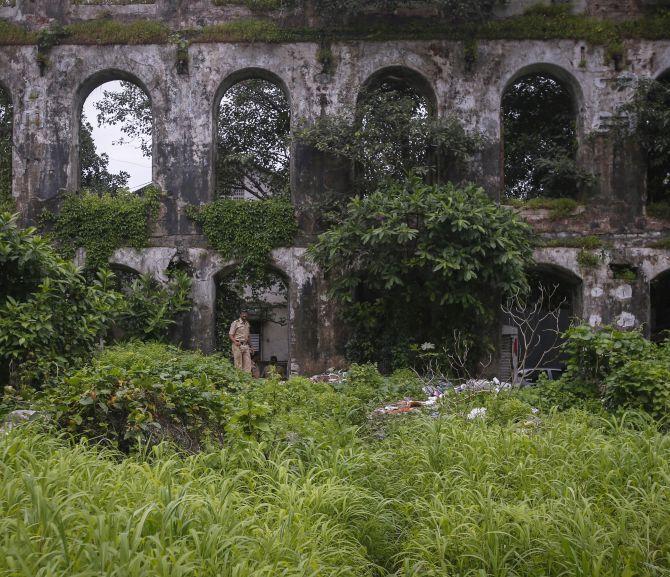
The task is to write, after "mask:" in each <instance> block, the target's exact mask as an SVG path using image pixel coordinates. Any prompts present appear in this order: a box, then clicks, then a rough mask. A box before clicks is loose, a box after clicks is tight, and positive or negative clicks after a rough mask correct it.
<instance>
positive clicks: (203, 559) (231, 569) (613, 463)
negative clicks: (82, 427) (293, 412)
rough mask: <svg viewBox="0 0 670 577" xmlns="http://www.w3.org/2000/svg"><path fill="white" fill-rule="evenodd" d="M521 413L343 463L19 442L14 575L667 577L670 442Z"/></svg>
mask: <svg viewBox="0 0 670 577" xmlns="http://www.w3.org/2000/svg"><path fill="white" fill-rule="evenodd" d="M512 405H513V406H512ZM512 405H509V403H508V408H507V409H506V411H507V412H505V411H502V413H501V414H502V415H503V417H502V418H501V419H500V420H497V421H484V420H482V421H476V422H467V421H465V420H464V419H463V418H461V417H459V416H458V415H445V416H443V417H442V418H439V419H430V418H428V417H425V418H417V419H412V420H405V421H398V422H396V423H395V424H392V425H389V426H388V428H387V436H386V438H385V439H384V440H382V441H374V442H373V441H371V439H369V438H366V437H365V435H364V434H363V433H362V432H359V433H357V434H355V435H354V436H351V437H350V438H349V440H348V442H347V444H346V446H344V447H338V446H337V440H336V439H333V443H328V442H320V443H317V442H308V441H305V442H303V443H299V444H297V445H295V444H294V445H290V444H289V445H286V444H275V445H273V446H268V445H263V444H262V443H260V444H259V443H257V442H254V441H246V440H243V439H241V438H237V437H235V440H233V441H231V442H230V443H229V444H228V445H227V446H225V447H224V448H221V449H218V450H211V451H208V452H203V453H200V454H197V455H192V456H183V455H179V454H177V453H175V452H173V451H172V449H170V447H168V446H166V445H160V446H155V447H153V448H151V449H147V450H146V451H144V452H142V453H140V454H139V455H137V456H135V457H132V458H127V459H124V460H119V458H118V455H117V454H116V453H114V452H111V451H108V450H103V449H100V448H97V447H90V446H86V445H81V444H80V445H71V444H70V443H69V442H68V441H67V440H66V439H64V438H54V437H51V436H47V435H44V434H43V433H40V432H39V431H38V430H36V429H35V428H24V429H22V430H15V431H13V432H11V433H10V434H9V435H7V436H6V437H4V438H3V440H2V441H0V459H1V462H2V471H3V483H2V484H1V485H0V510H1V511H2V516H1V518H0V532H1V534H2V535H3V539H2V541H0V552H1V553H2V555H0V572H7V574H11V575H14V576H19V575H30V576H31V577H32V576H33V575H37V574H39V575H45V576H51V575H85V574H91V572H95V573H96V574H98V575H112V574H124V575H128V576H133V575H165V574H170V575H225V576H232V575H236V576H246V575H254V576H256V575H267V576H270V575H278V574H282V575H356V576H358V575H361V576H362V575H366V576H373V575H398V576H400V575H416V574H421V575H435V576H437V575H456V574H460V575H479V574H482V575H483V574H487V575H602V576H609V575H624V574H628V575H632V574H635V575H655V574H659V573H658V572H659V571H663V570H668V568H670V561H669V559H670V557H669V555H670V539H669V538H668V536H669V535H670V501H669V500H668V491H667V478H668V476H669V475H670V464H669V457H670V440H669V439H668V437H667V436H664V435H661V434H660V433H658V431H657V430H656V429H655V428H654V425H653V424H651V423H650V422H649V421H648V420H636V419H628V418H626V416H624V417H622V419H621V420H620V421H619V420H617V421H608V420H605V419H603V418H600V417H597V416H595V415H591V414H589V413H584V412H580V411H574V410H573V411H569V412H567V413H561V414H550V415H545V416H544V417H543V419H542V424H541V425H537V426H535V427H534V428H531V429H529V428H527V427H523V426H520V423H519V420H518V418H517V415H518V413H519V409H520V406H521V405H523V403H520V402H519V401H516V402H514V403H513V404H512ZM501 410H502V409H501ZM505 423H506V424H505ZM626 568H629V569H630V571H629V572H628V573H626Z"/></svg>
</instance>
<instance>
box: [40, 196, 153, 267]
mask: <svg viewBox="0 0 670 577" xmlns="http://www.w3.org/2000/svg"><path fill="white" fill-rule="evenodd" d="M159 195H160V191H159V190H158V189H157V188H155V187H153V186H151V187H148V188H147V190H146V192H145V194H144V196H139V195H138V194H136V193H133V192H130V191H129V190H124V189H121V190H119V191H117V192H116V193H111V192H105V193H102V194H98V193H96V192H90V191H84V192H81V193H79V194H67V195H66V196H65V197H64V199H63V202H62V204H61V207H60V212H59V213H58V214H57V215H52V214H45V215H44V218H45V221H46V222H51V223H52V224H53V234H54V237H55V239H56V241H57V244H58V246H59V248H60V249H61V250H62V251H63V254H64V256H66V257H68V258H71V257H73V256H74V254H75V251H76V250H77V249H78V248H85V249H86V268H87V269H88V270H94V269H96V268H98V267H102V266H106V265H107V263H108V262H109V257H110V256H112V253H113V252H114V250H116V249H117V248H121V247H132V248H138V249H139V248H143V247H145V246H146V245H147V243H148V241H149V236H150V234H151V227H152V224H153V221H154V219H155V218H156V215H157V214H158V206H159V200H158V199H159Z"/></svg>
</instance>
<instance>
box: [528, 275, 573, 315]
mask: <svg viewBox="0 0 670 577" xmlns="http://www.w3.org/2000/svg"><path fill="white" fill-rule="evenodd" d="M528 270H529V273H531V275H534V276H536V277H540V278H545V279H547V280H549V282H552V283H556V284H559V285H560V286H562V287H564V292H565V293H566V294H565V296H566V297H568V298H569V300H570V303H569V304H570V309H571V310H570V317H571V318H580V317H581V316H582V313H583V306H584V304H583V302H582V286H583V280H582V277H580V276H579V275H578V274H576V273H575V272H574V271H572V270H570V269H569V268H566V267H564V266H561V265H558V264H555V263H550V262H536V263H535V264H533V265H532V266H531V267H529V269H528Z"/></svg>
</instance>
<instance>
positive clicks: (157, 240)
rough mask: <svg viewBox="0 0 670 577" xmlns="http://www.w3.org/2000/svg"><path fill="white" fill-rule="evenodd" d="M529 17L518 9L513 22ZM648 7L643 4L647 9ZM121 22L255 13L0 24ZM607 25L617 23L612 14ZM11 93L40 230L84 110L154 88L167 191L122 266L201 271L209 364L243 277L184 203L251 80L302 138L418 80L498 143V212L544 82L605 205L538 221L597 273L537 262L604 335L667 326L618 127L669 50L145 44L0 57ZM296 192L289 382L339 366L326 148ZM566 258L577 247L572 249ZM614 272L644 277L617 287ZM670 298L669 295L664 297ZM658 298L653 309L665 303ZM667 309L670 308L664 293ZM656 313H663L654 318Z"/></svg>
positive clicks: (19, 176)
mask: <svg viewBox="0 0 670 577" xmlns="http://www.w3.org/2000/svg"><path fill="white" fill-rule="evenodd" d="M527 4H528V2H524V1H518V2H515V1H510V2H509V3H508V5H507V6H506V7H505V14H513V13H514V12H515V10H516V11H517V12H518V11H520V10H521V9H523V8H524V7H525V6H526V5H527ZM603 4H604V3H603V2H581V3H579V2H578V3H577V6H576V9H577V10H583V11H586V12H588V13H592V14H602V12H603V11H606V10H604V8H603V6H602V5H603ZM633 4H635V5H633ZM617 6H618V8H617V10H618V11H619V12H618V14H617V15H618V16H624V17H625V16H626V14H629V15H630V14H632V13H633V11H635V10H637V9H638V8H639V6H638V5H637V3H627V2H620V3H618V5H617ZM103 14H105V15H107V16H111V17H112V18H115V19H121V20H133V19H137V18H160V19H161V20H163V21H164V22H166V23H167V24H168V25H170V26H172V27H174V28H175V29H180V28H183V27H193V26H199V25H202V24H205V23H207V24H211V23H212V22H217V21H224V20H226V19H234V18H238V17H243V16H245V15H248V14H249V13H248V11H247V10H246V9H245V8H236V7H230V6H227V7H222V6H215V5H214V4H212V3H211V2H210V1H209V0H197V1H189V2H187V1H177V0H157V1H156V2H155V3H152V4H134V5H120V6H117V5H106V6H99V5H93V6H86V5H76V4H74V3H71V2H70V1H69V0H58V1H52V0H17V2H16V5H15V6H9V7H4V8H0V18H3V19H6V20H9V21H12V22H15V23H23V24H26V25H27V26H31V27H39V26H44V25H46V24H48V23H49V22H51V21H54V20H56V21H61V22H62V23H70V22H76V21H84V20H87V19H91V18H96V17H100V16H101V15H103ZM610 15H611V14H610ZM1 44H2V39H0V85H2V87H4V88H5V89H6V90H7V91H8V93H9V94H10V96H11V99H12V102H13V106H14V127H13V141H14V147H13V195H14V197H15V200H16V203H17V206H18V208H19V209H20V211H21V213H22V215H23V216H24V218H25V219H26V220H27V221H31V220H33V219H34V218H35V217H36V215H37V214H38V213H39V211H40V210H41V209H42V208H43V207H45V206H51V204H53V203H54V201H55V199H57V197H58V194H59V193H60V192H61V191H63V190H76V189H77V188H78V185H79V182H78V180H79V159H78V154H79V151H78V126H79V118H80V114H81V109H82V105H83V102H84V100H85V99H86V97H87V96H88V94H89V93H90V92H91V91H92V90H93V89H94V88H96V87H97V86H99V85H100V84H101V83H103V82H105V81H108V80H118V79H127V80H131V81H133V82H135V83H137V84H138V85H139V86H141V87H142V88H143V89H144V90H145V91H146V92H147V94H148V95H149V96H150V98H151V104H152V110H153V180H154V182H155V183H157V184H158V186H159V187H160V188H161V189H162V190H163V192H164V193H165V194H164V198H163V201H162V208H161V211H160V219H159V223H158V225H157V226H156V227H155V230H154V234H153V237H152V239H151V247H149V248H147V249H144V250H131V249H124V248H121V249H119V250H117V251H116V253H115V255H114V257H113V259H112V260H113V263H116V264H119V265H123V266H126V267H129V268H132V269H134V270H137V271H139V272H151V273H153V274H154V275H156V277H158V278H161V277H162V276H163V275H165V272H166V270H167V267H168V266H169V265H170V263H171V262H174V261H175V259H180V260H182V261H184V262H186V263H187V264H188V265H189V269H190V270H191V271H192V272H193V300H194V303H195V305H194V310H193V313H192V315H191V318H190V321H189V323H188V327H187V329H188V339H189V341H190V344H191V345H192V346H197V347H200V348H202V349H204V350H211V348H212V346H213V338H214V337H213V334H214V302H215V277H216V276H217V274H219V273H220V272H221V271H222V270H224V269H225V268H226V267H229V266H231V265H232V264H233V263H229V262H224V261H223V259H222V258H221V257H220V256H219V255H218V254H217V253H216V252H215V251H213V250H212V249H211V248H209V247H208V246H207V243H206V240H205V238H204V237H203V236H202V234H200V233H199V231H198V230H197V229H196V227H195V225H194V223H193V221H192V220H191V219H190V218H188V216H187V215H186V213H185V207H186V206H187V205H188V204H198V203H204V202H208V201H210V200H211V199H212V195H213V190H214V183H213V174H214V170H213V165H214V153H215V142H214V138H215V136H214V135H215V110H216V107H217V105H218V102H219V100H220V98H221V95H222V94H223V93H224V92H225V90H226V89H227V88H228V87H230V86H231V85H232V84H233V83H235V82H237V81H239V80H241V79H246V78H251V77H261V78H266V79H270V80H272V81H274V82H276V83H278V85H279V86H281V87H282V89H283V90H284V91H285V93H286V94H287V96H288V98H289V102H290V105H291V113H292V114H291V116H292V124H293V125H295V126H297V124H298V123H299V122H304V121H307V122H308V121H310V120H313V119H315V118H316V117H318V116H319V115H320V114H322V113H324V112H327V113H337V112H340V111H347V110H351V109H353V108H354V107H355V104H356V99H357V96H358V94H359V93H360V91H361V89H362V87H364V86H365V84H366V82H367V81H368V80H369V79H370V78H371V77H373V75H375V74H379V73H380V71H383V70H385V69H390V68H392V69H394V70H400V69H406V70H408V71H410V72H411V74H414V75H420V77H421V78H423V79H425V82H426V84H427V85H428V86H429V87H430V89H431V91H432V94H431V97H432V98H433V99H434V102H435V104H436V112H437V114H439V115H446V114H455V115H456V116H457V117H458V118H460V119H461V121H462V122H463V123H464V124H465V125H466V126H467V127H469V128H471V129H474V130H478V131H481V132H482V133H483V134H485V136H486V137H487V142H488V144H487V147H486V149H485V150H484V151H483V153H482V154H481V157H480V158H479V159H478V163H477V166H476V167H474V169H473V178H475V179H476V180H477V181H478V182H479V183H480V184H481V185H482V186H484V187H485V188H486V190H487V191H488V192H489V193H490V194H491V195H492V196H493V197H495V198H497V199H499V198H500V192H501V189H502V179H503V174H502V151H501V127H500V126H501V123H500V104H501V96H502V94H503V92H504V91H505V89H506V87H508V86H509V85H510V83H512V82H513V81H514V80H515V79H517V78H519V77H521V76H523V75H524V74H527V73H529V72H546V73H550V74H552V75H553V76H554V77H556V78H558V79H560V80H561V81H562V82H564V83H565V84H566V85H567V86H568V87H569V89H570V91H571V94H572V96H573V98H574V101H575V104H576V109H577V111H578V133H579V142H580V147H579V157H578V158H579V163H580V165H581V166H582V167H584V168H586V169H588V170H591V171H593V173H594V174H595V175H596V176H597V192H596V194H595V195H594V196H593V197H592V198H591V199H590V200H589V201H588V203H587V204H586V205H585V206H584V207H583V208H580V209H579V210H578V211H576V214H573V215H571V216H569V217H565V218H560V219H554V218H552V217H551V216H550V215H549V213H548V211H544V210H526V211H525V216H526V217H527V218H528V220H529V221H530V222H531V223H532V224H533V226H534V227H535V229H536V230H537V231H538V233H540V234H541V235H542V236H543V237H545V238H546V239H554V241H552V243H551V244H552V246H553V245H558V244H560V242H561V241H560V240H555V239H574V238H577V237H580V236H585V235H595V236H598V237H600V238H601V239H602V240H603V246H604V247H605V248H602V249H600V250H597V251H594V252H595V253H596V254H597V255H598V256H599V258H598V264H596V265H592V266H589V267H585V266H583V264H580V259H579V258H578V257H579V254H580V251H581V250H582V249H580V248H565V247H560V246H556V247H554V248H538V249H537V250H536V252H535V258H536V261H537V263H538V265H539V266H540V270H547V271H553V273H556V275H557V277H558V278H563V279H569V282H570V283H571V284H572V286H573V287H574V290H575V294H576V295H577V296H576V299H575V303H576V305H575V313H576V314H578V315H579V316H581V317H582V318H583V319H585V321H587V322H588V323H590V324H592V325H599V324H613V325H615V326H618V327H621V328H633V327H640V326H644V327H647V330H648V327H649V324H650V323H651V322H653V318H654V314H655V311H654V307H653V306H652V299H651V296H650V294H651V287H652V284H653V283H654V282H655V281H657V279H660V278H662V275H664V274H665V273H666V272H667V271H670V252H669V251H667V250H665V249H659V248H652V247H651V245H653V244H654V242H655V241H658V240H659V239H662V238H664V235H665V234H666V233H670V225H669V224H668V223H665V222H662V221H659V220H654V219H652V218H650V217H648V216H647V215H646V211H645V167H644V162H642V161H641V159H640V157H639V152H637V151H636V150H635V147H634V146H630V145H628V144H625V143H624V144H622V143H616V142H614V140H613V139H612V138H611V137H610V135H609V134H608V132H607V130H606V128H607V125H608V121H609V119H610V118H611V117H612V115H613V114H614V113H615V111H616V109H617V107H618V106H619V104H620V103H621V102H623V101H625V99H626V98H627V97H628V95H629V93H628V92H627V91H626V90H619V89H618V87H617V82H618V80H619V79H621V78H622V77H625V76H630V75H639V76H648V77H653V78H656V77H659V76H661V75H662V74H664V73H666V72H668V71H669V70H670V40H667V41H666V40H654V41H648V40H630V41H627V42H626V46H625V48H626V50H625V54H626V57H625V62H623V63H618V64H616V65H615V63H613V62H611V61H609V62H608V58H606V54H605V47H603V46H595V45H590V44H588V43H586V42H584V41H580V40H550V41H539V40H480V41H479V42H478V43H477V45H476V51H477V54H476V60H475V62H474V64H473V63H472V62H471V61H470V62H467V61H466V59H465V58H464V50H463V46H462V43H460V42H453V41H446V40H432V41H428V40H413V41H409V40H403V41H381V42H372V41H347V42H339V41H337V40H333V41H332V43H331V44H330V46H329V49H330V51H331V52H332V65H331V66H329V68H328V69H327V70H326V69H324V66H323V63H322V62H320V60H319V57H318V53H319V49H320V46H319V44H317V43H312V42H296V43H272V44H270V43H264V42H255V43H191V44H190V46H188V68H187V70H186V71H184V70H183V69H180V67H178V66H177V50H178V47H177V45H176V44H175V43H169V42H168V43H165V44H149V45H142V44H140V45H112V46H108V45H106V46H95V45H87V46H85V45H74V44H66V43H63V44H62V45H57V46H54V47H53V48H52V49H51V50H50V52H49V65H48V66H46V67H43V69H40V65H39V63H38V57H37V56H38V48H37V46H34V45H28V46H8V45H1ZM293 146H294V148H293V150H292V166H291V190H292V198H293V201H294V205H295V210H296V215H297V217H298V220H299V222H300V225H301V234H300V235H299V237H298V239H297V241H296V245H295V246H292V247H286V248H283V249H279V250H276V251H275V252H274V253H273V255H272V259H273V265H274V266H275V267H276V269H277V270H278V271H280V272H281V273H283V275H285V278H286V279H287V283H288V288H289V319H288V323H289V331H288V332H289V342H290V347H289V356H290V366H291V370H292V371H294V372H312V371H317V370H320V369H323V368H325V367H327V366H332V365H336V364H338V363H339V362H340V361H341V359H340V357H339V350H340V347H339V344H340V338H341V335H342V332H341V327H340V328H338V326H337V314H336V310H335V307H334V305H333V303H332V302H331V301H330V300H329V299H328V298H327V295H326V289H327V286H326V283H325V281H324V279H323V278H322V276H321V275H320V273H319V271H318V270H317V269H316V267H315V265H314V264H312V263H311V262H310V261H309V259H308V258H307V257H306V254H305V251H306V246H307V245H308V243H309V242H310V240H311V239H312V238H313V237H314V234H315V233H316V232H317V231H316V230H315V227H314V222H315V218H314V216H315V215H312V214H310V213H309V208H308V207H309V206H310V199H312V198H315V197H318V195H319V194H320V191H323V190H324V188H326V187H329V188H338V187H340V188H341V187H343V186H346V176H345V175H344V172H343V169H342V166H341V165H339V164H338V163H337V162H336V161H334V160H333V159H328V158H325V157H324V156H323V155H322V154H319V153H317V152H315V151H314V150H310V149H307V148H305V147H303V146H300V145H298V144H294V145H293ZM565 244H568V245H570V244H571V243H570V242H567V240H566V243H565ZM618 267H625V268H626V270H627V271H632V273H633V274H631V273H630V272H629V273H628V274H626V275H620V274H617V271H618V270H619V268H618ZM661 292H662V291H661ZM662 298H663V295H662V294H660V295H659V296H657V297H656V300H658V299H662ZM666 298H668V299H670V293H668V294H667V295H666ZM655 306H660V305H655Z"/></svg>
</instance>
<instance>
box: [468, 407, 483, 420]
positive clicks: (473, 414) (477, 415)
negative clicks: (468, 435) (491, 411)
mask: <svg viewBox="0 0 670 577" xmlns="http://www.w3.org/2000/svg"><path fill="white" fill-rule="evenodd" d="M484 417H486V407H475V408H474V409H472V410H471V411H470V412H469V413H468V416H467V417H466V419H467V420H468V421H473V420H474V419H483V418H484Z"/></svg>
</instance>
